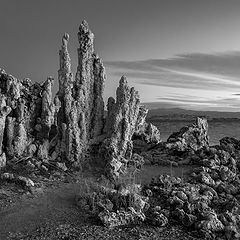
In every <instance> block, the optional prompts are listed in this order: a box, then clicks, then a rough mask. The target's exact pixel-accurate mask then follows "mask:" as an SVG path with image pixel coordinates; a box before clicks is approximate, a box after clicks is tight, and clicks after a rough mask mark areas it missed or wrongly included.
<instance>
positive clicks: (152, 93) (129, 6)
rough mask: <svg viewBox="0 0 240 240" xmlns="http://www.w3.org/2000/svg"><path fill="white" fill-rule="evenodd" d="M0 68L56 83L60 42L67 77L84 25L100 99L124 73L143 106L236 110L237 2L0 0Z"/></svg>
mask: <svg viewBox="0 0 240 240" xmlns="http://www.w3.org/2000/svg"><path fill="white" fill-rule="evenodd" d="M0 2H1V14H0V32H1V38H0V68H4V69H5V70H6V71H7V72H8V73H9V74H12V75H14V76H16V77H18V78H25V77H29V78H30V79H32V81H38V82H42V81H44V80H45V79H46V78H47V76H53V77H54V78H55V86H54V91H55V92H56V91H57V71H58V69H59V56H58V51H59V48H60V45H61V37H62V35H63V34H64V33H65V32H67V33H69V35H70V42H69V52H70V56H71V59H72V71H73V73H75V72H76V68H77V47H78V41H77V32H78V27H79V25H80V23H81V21H82V20H83V19H85V20H87V22H88V23H89V26H90V28H91V30H92V31H93V32H94V35H95V51H96V52H97V53H98V54H99V56H100V57H101V58H102V59H103V63H104V65H105V68H106V72H107V80H106V84H105V93H104V95H105V99H107V97H109V96H115V90H116V87H117V85H118V81H119V79H120V77H121V76H122V75H125V76H126V77H127V79H128V82H129V85H130V86H134V87H135V88H136V89H137V90H138V91H139V94H140V97H141V101H142V102H143V103H144V102H158V103H159V106H161V107H181V108H185V109H193V110H217V111H240V68H239V67H240V27H239V26H240V14H239V12H240V1H239V0H201V1H199V0H121V1H119V0H101V1H100V0H68V1H67V0H21V1H19V0H0Z"/></svg>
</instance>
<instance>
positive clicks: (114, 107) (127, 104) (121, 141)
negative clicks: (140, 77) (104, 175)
mask: <svg viewBox="0 0 240 240" xmlns="http://www.w3.org/2000/svg"><path fill="white" fill-rule="evenodd" d="M116 96H117V98H116V102H115V100H114V99H113V98H110V99H109V100H108V113H107V118H106V125H105V128H104V132H105V134H106V138H105V140H104V141H103V143H102V145H101V147H100V152H101V154H102V156H103V158H104V159H105V160H106V162H107V166H106V171H107V172H108V174H109V176H110V177H118V176H119V174H120V173H121V172H122V171H124V169H125V168H126V163H127V161H128V160H129V159H131V157H132V148H133V144H132V136H133V134H134V131H135V129H136V123H137V120H138V114H139V107H140V100H139V95H138V92H137V91H136V90H135V89H134V88H130V87H129V86H128V84H127V80H126V78H125V77H124V76H123V77H122V78H121V80H120V82H119V87H118V88H117V92H116Z"/></svg>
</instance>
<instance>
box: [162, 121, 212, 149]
mask: <svg viewBox="0 0 240 240" xmlns="http://www.w3.org/2000/svg"><path fill="white" fill-rule="evenodd" d="M166 146H167V147H168V148H171V149H176V150H178V151H185V150H188V149H192V150H194V151H197V150H199V149H201V148H203V147H208V146H209V137H208V123H207V120H206V119H205V118H197V120H196V123H195V124H193V125H191V126H188V127H184V128H182V129H181V130H180V131H179V132H176V133H173V134H172V135H171V136H170V137H169V138H168V140H167V145H166Z"/></svg>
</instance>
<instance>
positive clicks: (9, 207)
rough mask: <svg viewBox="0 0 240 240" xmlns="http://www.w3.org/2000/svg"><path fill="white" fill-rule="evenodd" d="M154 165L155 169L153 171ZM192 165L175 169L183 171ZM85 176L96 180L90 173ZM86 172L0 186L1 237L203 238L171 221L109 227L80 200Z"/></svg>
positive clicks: (147, 174) (145, 174)
mask: <svg viewBox="0 0 240 240" xmlns="http://www.w3.org/2000/svg"><path fill="white" fill-rule="evenodd" d="M153 169H154V171H153ZM188 170H189V169H176V168H175V169H173V171H172V174H174V175H179V176H180V174H182V173H183V172H184V174H186V172H187V171H188ZM168 171H170V170H169V168H168V167H161V166H160V167H156V166H154V167H145V168H144V169H143V171H142V172H141V174H140V175H139V176H138V180H140V181H142V182H146V181H148V180H149V179H150V178H151V176H153V174H155V173H157V174H162V173H169V172H168ZM84 177H85V179H84V181H85V180H86V178H87V179H90V180H91V181H95V180H96V179H95V178H93V177H90V176H84ZM83 184H84V183H83V176H80V175H78V174H76V175H74V176H71V177H70V176H66V177H63V176H57V177H50V178H49V177H48V178H44V177H38V183H37V184H36V187H35V188H34V189H33V192H32V193H30V192H28V191H26V190H23V189H22V188H21V187H20V186H16V185H15V184H9V183H5V184H2V185H1V186H0V226H1V227H0V239H1V240H5V239H39V240H42V239H49V240H50V239H51V240H52V239H53V240H54V239H69V240H71V239H128V240H130V239H138V240H143V239H160V240H161V239H162V240H163V239H164V240H165V239H169V240H170V239H173V240H174V239H178V240H183V239H200V238H197V235H196V233H194V232H191V233H189V232H187V231H186V230H185V229H183V228H181V227H179V226H175V225H171V226H169V227H165V228H157V227H150V226H147V225H139V226H128V227H117V228H114V229H107V228H105V227H103V226H102V225H101V223H100V222H99V221H98V219H97V218H96V217H94V215H93V214H91V213H89V212H87V211H85V210H84V209H82V208H81V207H80V206H77V204H76V196H78V195H79V194H81V190H80V189H82V185H83Z"/></svg>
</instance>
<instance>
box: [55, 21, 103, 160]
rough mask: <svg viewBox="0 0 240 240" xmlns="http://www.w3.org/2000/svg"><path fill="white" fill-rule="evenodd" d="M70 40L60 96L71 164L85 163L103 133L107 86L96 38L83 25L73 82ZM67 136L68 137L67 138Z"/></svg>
mask: <svg viewBox="0 0 240 240" xmlns="http://www.w3.org/2000/svg"><path fill="white" fill-rule="evenodd" d="M68 40H69V36H68V35H67V34H65V35H64V37H63V41H62V48H61V50H60V52H59V56H60V69H59V71H58V76H59V92H58V96H59V99H60V101H61V109H60V112H59V120H58V122H59V124H62V127H61V129H62V139H65V140H64V141H65V143H66V157H67V159H68V160H69V161H70V162H78V163H81V161H83V159H84V157H85V155H86V152H87V150H88V148H89V142H90V140H91V139H93V138H95V137H97V136H99V135H100V134H101V133H102V131H103V122H104V119H103V118H104V102H103V96H102V95H103V86H104V81H105V69H104V67H103V64H102V61H101V59H100V58H99V57H98V56H97V55H96V54H95V53H94V46H93V40H94V35H93V33H92V32H91V30H90V29H89V27H88V24H87V22H86V21H83V22H82V24H81V25H80V27H79V32H78V40H79V44H80V46H79V48H78V67H77V73H76V79H75V81H73V80H72V73H71V64H70V57H69V53H68V50H67V43H68ZM63 134H65V135H64V136H63Z"/></svg>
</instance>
